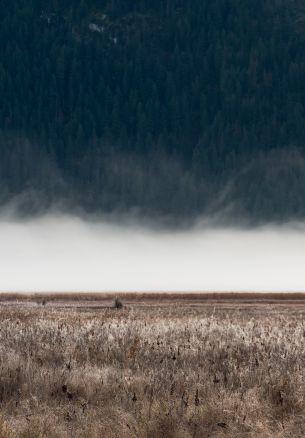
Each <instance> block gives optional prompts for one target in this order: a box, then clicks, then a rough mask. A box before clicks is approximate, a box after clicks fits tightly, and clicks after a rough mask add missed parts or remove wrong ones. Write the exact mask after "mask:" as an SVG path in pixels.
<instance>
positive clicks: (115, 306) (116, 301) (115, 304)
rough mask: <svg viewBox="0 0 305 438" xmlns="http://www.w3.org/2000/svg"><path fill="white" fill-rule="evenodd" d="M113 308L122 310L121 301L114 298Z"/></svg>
mask: <svg viewBox="0 0 305 438" xmlns="http://www.w3.org/2000/svg"><path fill="white" fill-rule="evenodd" d="M113 307H114V308H115V309H122V307H123V303H122V301H121V300H120V299H119V298H118V297H116V298H115V299H114V303H113Z"/></svg>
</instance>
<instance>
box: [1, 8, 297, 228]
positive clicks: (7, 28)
mask: <svg viewBox="0 0 305 438" xmlns="http://www.w3.org/2000/svg"><path fill="white" fill-rule="evenodd" d="M0 9H1V15H0V41H1V44H0V102H1V104H0V152H1V155H0V156H1V160H0V183H1V190H0V201H1V203H2V205H4V204H7V203H8V202H17V204H18V208H19V210H20V211H23V212H34V211H37V210H40V209H44V208H47V207H48V206H50V205H52V204H54V202H56V203H57V204H60V203H61V202H62V203H63V204H65V205H66V208H69V209H70V208H74V207H75V206H79V207H81V208H83V209H85V210H86V211H89V212H91V211H94V212H112V211H130V210H131V211H137V212H143V213H146V214H157V215H159V214H160V215H167V216H172V217H175V218H183V217H189V218H190V217H195V216H196V215H198V214H201V213H204V214H208V215H215V214H218V215H220V216H222V217H227V218H248V219H250V220H251V221H265V220H266V221H269V220H276V221H282V220H287V219H291V218H295V219H300V218H303V217H304V216H305V114H304V104H305V9H303V8H302V2H301V1H297V0H289V1H287V0H268V1H266V0H255V1H253V0H213V1H207V0H192V1H184V0H132V1H131V0H108V1H107V0H81V1H79V2H75V1H72V0H48V1H46V0H14V1H10V2H8V1H7V0H0Z"/></svg>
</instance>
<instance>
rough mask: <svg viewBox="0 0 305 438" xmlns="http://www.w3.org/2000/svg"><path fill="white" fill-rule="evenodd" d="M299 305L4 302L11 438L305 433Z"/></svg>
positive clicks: (2, 427) (1, 353)
mask: <svg viewBox="0 0 305 438" xmlns="http://www.w3.org/2000/svg"><path fill="white" fill-rule="evenodd" d="M292 298H293V299H291V296H290V297H289V298H287V297H286V298H284V299H283V300H279V299H278V298H277V299H272V298H270V297H268V296H264V297H263V299H261V300H258V299H255V297H252V298H251V297H250V298H249V299H248V298H245V297H243V298H242V299H238V297H231V298H230V299H225V298H224V297H214V298H213V299H206V297H201V299H200V298H198V297H191V298H190V297H182V298H180V297H178V296H171V297H167V298H166V297H163V298H162V297H159V299H154V298H153V297H148V298H147V299H145V298H143V297H138V298H137V299H132V298H131V297H129V296H127V295H126V296H125V297H122V298H121V299H122V301H123V304H124V306H123V308H122V309H116V308H111V305H112V301H111V297H110V296H107V297H104V298H103V299H101V300H98V297H96V296H95V297H91V300H87V299H85V298H84V297H78V299H77V298H74V299H72V298H69V299H67V297H64V296H62V297H60V298H59V299H56V298H55V297H53V296H49V297H47V298H43V297H36V298H35V299H33V297H32V298H31V297H28V298H22V299H21V298H20V297H18V296H4V297H2V301H1V303H0V406H1V418H0V437H1V438H6V437H9V438H11V437H12V438H13V437H22V438H38V437H39V438H44V437H48V438H53V437H54V438H55V437H60V438H65V437H69V438H70V437H71V438H78V437H79V438H80V437H82V438H95V437H96V438H97V437H107V438H108V437H109V438H112V437H124V438H129V437H138V438H158V437H164V438H165V437H166V438H171V437H172V438H174V437H177V438H178V437H179V438H182V437H183V438H184V437H185V438H189V437H243V438H244V437H266V438H267V437H294V438H296V437H304V436H305V318H304V317H305V300H304V297H302V296H293V297H292Z"/></svg>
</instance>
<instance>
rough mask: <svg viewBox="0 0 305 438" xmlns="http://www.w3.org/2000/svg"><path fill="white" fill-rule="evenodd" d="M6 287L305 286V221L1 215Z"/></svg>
mask: <svg viewBox="0 0 305 438" xmlns="http://www.w3.org/2000/svg"><path fill="white" fill-rule="evenodd" d="M0 242H1V246H0V290H1V291H15V292H20V291H25V292H26V291H31V292H41V291H46V292H49V291H62V292H66V291H71V292H74V291H75V292H76V291H88V292H92V291H190V292H193V291H266V292H268V291H295V292H298V291H305V276H304V266H305V225H303V224H294V225H292V224H291V225H286V226H281V227H280V226H277V227H276V226H274V227H263V228H258V229H252V230H245V229H244V230H241V229H233V228H219V227H212V226H211V225H209V224H200V225H199V224H198V225H197V226H196V227H194V228H193V229H192V230H188V231H186V230H184V231H169V230H158V229H156V228H155V229H152V228H148V227H146V228H145V227H144V226H142V225H137V224H134V223H132V222H131V221H130V222H129V223H125V224H124V223H122V222H121V223H119V222H117V223H115V224H114V223H113V222H112V223H110V222H109V221H106V220H105V221H103V222H100V221H95V222H94V221H85V220H83V219H80V218H72V217H68V216H56V215H53V216H48V217H42V218H37V219H32V220H29V221H21V220H12V218H11V217H4V216H3V217H2V219H1V220H0Z"/></svg>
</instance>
